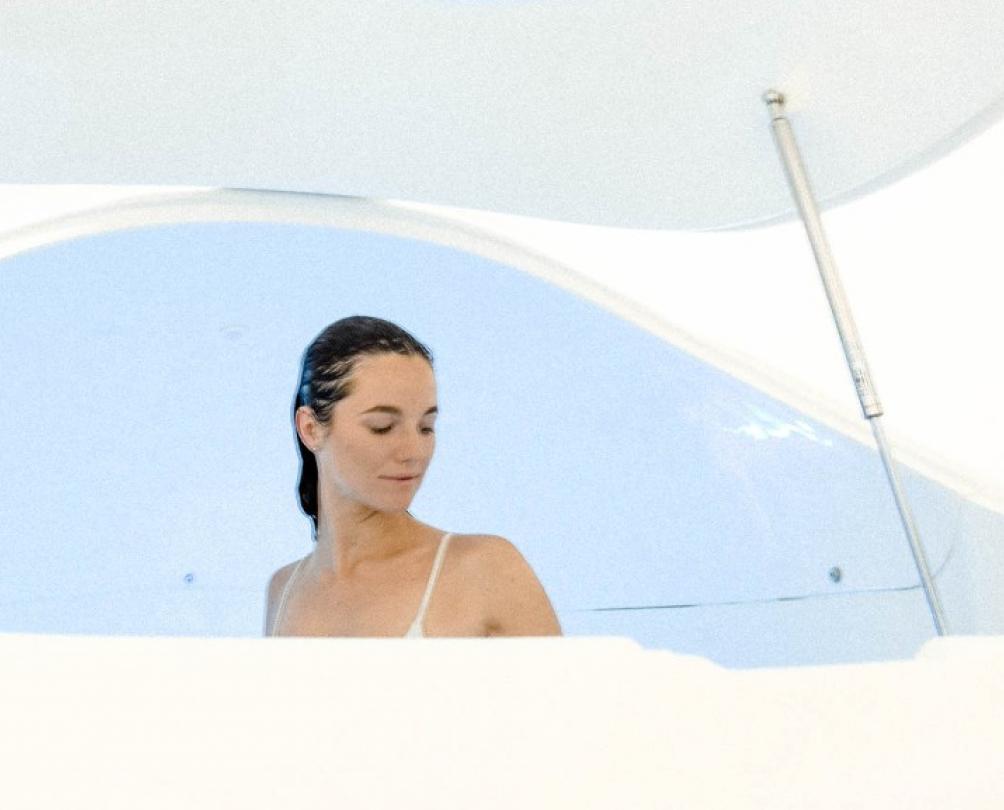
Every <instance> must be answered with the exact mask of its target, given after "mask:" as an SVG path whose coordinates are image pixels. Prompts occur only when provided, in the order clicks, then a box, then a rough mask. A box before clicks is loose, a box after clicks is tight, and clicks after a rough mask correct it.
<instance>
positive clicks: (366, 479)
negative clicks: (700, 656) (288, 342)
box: [265, 316, 561, 637]
mask: <svg viewBox="0 0 1004 810" xmlns="http://www.w3.org/2000/svg"><path fill="white" fill-rule="evenodd" d="M293 407H294V416H293V418H294V422H295V426H296V433H297V444H298V446H299V451H300V458H301V461H302V467H301V473H300V485H299V491H300V505H301V506H302V508H303V511H304V512H305V513H306V514H307V515H308V516H309V517H310V518H311V520H312V521H313V524H314V541H315V543H316V545H315V546H314V549H313V551H312V552H311V553H310V554H308V555H307V556H306V557H304V558H303V559H301V560H300V561H298V562H297V563H290V564H289V565H287V566H285V567H283V568H280V569H279V570H278V571H276V572H275V574H274V575H273V576H272V578H271V581H270V582H269V587H268V608H267V611H266V616H265V634H266V635H285V636H288V635H295V636H389V637H393V636H406V637H422V636H536V635H560V634H561V628H560V627H559V625H558V620H557V618H556V617H555V614H554V610H553V609H552V607H551V604H550V602H549V601H548V598H547V595H546V594H545V593H544V589H543V588H542V587H541V585H540V583H539V582H538V580H537V578H536V576H534V573H533V571H532V570H531V569H530V566H529V565H527V563H526V561H525V560H524V559H523V557H522V556H521V555H520V553H519V552H518V551H517V550H516V548H515V547H514V546H513V545H512V544H511V543H509V542H508V541H507V540H505V539H504V538H502V537H496V536H493V535H474V534H468V535H465V534H452V533H444V532H442V531H441V530H439V529H437V528H434V527H432V526H429V525H427V524H425V523H422V522H421V521H419V520H416V519H415V518H414V517H412V515H411V513H410V512H408V511H407V510H408V506H409V505H410V504H411V501H412V499H413V498H414V497H415V493H416V492H417V490H418V487H419V486H420V485H421V483H422V478H423V476H424V475H425V471H426V469H427V468H428V466H429V462H430V461H431V460H432V453H433V449H434V448H435V434H434V426H435V421H436V412H437V406H436V381H435V377H434V375H433V371H432V356H431V354H430V353H429V350H428V349H427V348H426V347H425V346H423V345H422V344H421V343H419V342H418V341H417V340H416V339H415V338H414V337H412V336H411V335H410V334H408V333H407V332H406V331H404V330H403V329H401V328H400V327H398V326H396V325H394V324H392V323H390V322H388V321H384V320H381V319H379V318H369V317H363V316H354V317H351V318H344V319H342V320H340V321H337V322H336V323H333V324H331V326H329V327H328V328H327V329H325V330H324V331H323V332H321V334H320V335H318V337H317V338H316V339H315V340H314V342H313V343H311V344H310V346H309V347H308V348H307V351H306V352H305V354H304V358H303V367H302V370H301V375H300V386H299V388H298V390H297V395H296V402H295V404H294V406H293Z"/></svg>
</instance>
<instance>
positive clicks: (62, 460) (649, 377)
mask: <svg viewBox="0 0 1004 810" xmlns="http://www.w3.org/2000/svg"><path fill="white" fill-rule="evenodd" d="M351 314H370V315H377V316H380V317H384V318H388V319H390V320H393V321H395V322H398V323H399V324H400V325H402V326H404V327H405V328H406V329H408V330H409V331H411V332H412V333H413V334H415V335H416V337H418V338H419V340H421V341H423V342H425V343H426V344H427V345H428V346H430V348H431V349H432V351H433V353H434V355H435V368H436V372H437V380H438V386H439V407H440V412H441V413H440V421H439V422H438V425H437V434H438V446H437V454H436V458H435V459H434V461H433V464H432V467H431V468H430V472H429V474H428V476H427V479H426V481H425V483H424V484H423V488H422V489H421V490H420V491H419V493H418V496H417V498H416V500H415V502H414V504H413V507H412V512H413V513H414V514H415V515H416V517H419V518H420V519H422V520H424V521H426V522H429V523H432V524H435V525H440V526H442V527H444V528H445V529H447V530H450V531H454V532H478V533H492V534H501V535H504V536H506V537H508V538H509V539H510V540H512V541H513V542H514V543H515V544H516V545H517V546H518V547H519V548H520V550H521V551H522V552H523V553H524V555H525V556H526V557H527V559H528V560H529V561H530V563H531V564H532V565H533V567H534V569H535V570H536V571H537V573H538V575H539V577H540V579H541V581H542V582H543V583H544V586H545V588H546V589H547V591H548V593H549V595H550V597H551V599H552V601H553V603H554V605H555V607H556V609H557V611H558V614H559V618H560V619H561V621H562V624H563V626H564V628H565V630H566V632H568V633H570V634H583V633H584V634H588V633H595V634H610V633H616V634H620V635H627V636H633V637H635V638H637V639H638V640H640V641H642V642H643V643H645V644H647V645H649V646H657V647H664V648H669V649H679V650H685V651H688V652H695V653H698V654H704V655H707V656H709V657H712V658H714V659H715V660H718V661H721V662H723V663H727V664H730V665H737V666H744V665H760V664H784V663H815V662H827V661H836V660H866V659H872V658H889V657H905V656H909V655H911V654H912V653H913V651H914V650H915V649H916V648H917V647H918V646H919V645H920V644H921V643H922V642H923V641H924V640H925V639H926V638H929V637H930V636H931V635H933V627H932V625H931V621H930V617H929V615H928V613H927V608H926V605H925V602H924V597H923V594H922V592H921V590H920V589H919V586H918V584H917V574H916V572H915V570H914V567H913V563H912V560H911V557H910V553H909V549H908V546H907V543H906V541H905V539H904V538H903V535H902V532H901V530H900V528H899V523H898V519H897V517H896V512H895V507H894V504H893V501H892V498H891V496H890V495H889V492H888V488H887V486H886V484H885V480H884V477H883V474H882V470H881V465H880V463H879V461H878V459H877V456H876V455H875V453H874V452H873V451H872V450H870V449H869V448H867V447H865V446H862V445H861V444H859V443H857V442H855V441H852V440H850V439H848V438H846V437H845V436H843V435H841V434H838V433H836V432H834V431H832V430H830V429H828V428H826V427H824V426H823V425H821V424H819V423H817V422H815V421H814V420H813V419H812V418H811V417H810V416H809V415H807V414H804V413H800V412H798V411H796V410H794V409H793V408H792V407H790V406H788V405H785V404H784V403H782V402H779V401H777V400H774V399H772V398H770V397H768V396H766V395H765V394H763V393H761V392H759V391H758V390H756V389H754V388H752V387H750V386H749V385H747V384H745V383H742V382H740V381H738V380H736V379H734V378H732V377H730V376H728V375H727V374H725V373H724V372H722V371H721V370H719V369H717V368H714V367H712V366H710V365H708V364H706V363H704V362H701V361H699V360H696V359H695V358H693V357H692V356H690V355H688V354H686V353H685V352H683V351H681V350H680V349H678V348H676V347H674V346H672V345H669V344H667V343H665V342H664V341H662V340H660V339H658V338H656V337H654V336H653V335H651V334H649V333H647V332H645V331H643V330H641V329H639V328H638V327H636V326H633V325H631V324H629V323H626V322H625V321H623V320H621V319H619V318H617V317H614V316H613V315H611V314H610V313H609V312H606V311H605V310H603V309H602V308H601V307H599V306H597V305H595V304H593V303H590V302H587V301H585V300H583V299H580V298H578V297H576V296H574V295H572V294H570V293H568V292H565V291H563V290H561V289H558V288H556V287H554V286H551V285H549V284H547V283H545V282H543V281H541V280H539V279H536V278H533V277H530V276H528V275H526V274H524V273H522V272H520V271H517V270H515V269H513V268H511V267H507V266H504V265H501V264H498V263H495V262H490V261H487V260H485V259H481V258H478V257H476V256H473V255H471V254H468V253H465V252H462V251H459V250H454V249H450V248H445V247H440V246H436V245H432V244H428V243H423V242H418V241H414V240H409V239H404V238H399V237H391V236H385V235H378V234H373V233H365V232H359V231H350V230H339V229H333V228H322V227H308V226H292V225H276V224H198V225H191V224H189V225H173V226H167V227H159V228H148V229H141V230H134V231H128V232H121V233H114V234H109V235H103V236H95V237H90V238H85V239H79V240H76V241H73V242H67V243H63V244H58V245H54V246H51V247H48V248H45V249H38V250H34V251H32V252H29V253H25V254H22V255H19V256H16V257H13V258H11V259H8V260H6V261H5V262H3V263H2V264H0V322H2V323H3V340H2V344H0V368H2V379H3V385H2V387H0V410H2V412H3V413H4V414H5V420H4V424H3V427H2V429H0V430H2V433H0V435H2V447H3V454H2V456H0V478H2V480H3V481H4V487H3V488H2V492H0V545H2V548H3V549H4V566H3V570H2V574H0V577H2V583H0V590H2V594H3V595H2V597H0V632H19V631H20V632H58V633H125V634H180V635H185V634H208V635H257V634H260V633H261V625H262V615H263V610H264V596H265V586H266V583H267V580H268V577H269V575H270V574H271V572H272V571H273V570H275V568H276V567H278V566H279V565H282V564H284V563H286V562H289V561H290V560H292V559H295V558H296V557H298V556H301V555H303V554H304V553H306V552H307V551H308V550H309V548H310V543H311V540H310V531H309V522H308V521H307V519H306V518H305V517H304V516H303V515H302V514H301V513H300V512H299V511H298V508H297V503H296V499H295V482H296V474H297V458H296V454H295V447H294V441H293V430H292V427H291V423H290V405H291V401H292V396H293V392H294V387H295V383H296V376H297V372H298V362H299V359H300V356H301V353H302V351H303V349H304V348H305V346H306V345H307V343H308V342H309V341H310V340H311V339H312V338H313V337H314V336H315V335H316V334H317V332H319V331H320V330H321V329H322V328H323V327H324V326H325V325H327V324H328V323H330V322H332V321H334V320H336V319H338V318H340V317H343V316H346V315H351ZM906 479H907V485H908V487H909V489H910V491H911V492H912V494H913V495H914V496H915V498H914V503H915V508H916V511H917V518H918V521H919V523H920V526H921V529H922V532H923V534H924V539H925V543H926V544H927V550H928V556H929V560H930V562H931V567H932V569H933V570H934V571H935V572H936V573H937V574H939V575H941V574H942V573H943V572H944V571H945V570H946V566H948V567H950V563H951V561H952V555H953V549H954V548H955V547H956V545H957V542H958V540H959V535H960V531H961V529H960V527H961V526H962V525H963V522H964V512H965V504H964V503H963V502H962V501H961V500H960V499H959V498H958V497H957V496H955V495H954V494H953V493H951V492H949V491H947V490H945V489H944V488H942V487H940V486H937V485H935V484H933V483H932V482H930V481H928V480H926V479H924V478H922V477H920V476H918V475H915V474H912V473H910V472H909V471H907V472H906ZM1000 528H1001V527H1000V526H997V528H996V529H995V530H996V531H1000ZM957 556H958V555H957ZM838 569H839V570H838ZM963 579H964V577H963ZM960 587H961V586H960ZM953 593H954V592H953ZM953 599H954V598H953V597H952V595H951V594H949V596H948V598H946V601H947V602H948V605H947V607H948V610H949V614H950V615H951V611H952V606H953V604H956V601H953ZM963 601H964V600H963ZM958 603H959V604H961V601H959V602H958ZM970 612H971V611H970Z"/></svg>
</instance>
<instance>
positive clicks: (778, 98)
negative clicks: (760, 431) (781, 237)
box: [763, 90, 948, 636]
mask: <svg viewBox="0 0 1004 810" xmlns="http://www.w3.org/2000/svg"><path fill="white" fill-rule="evenodd" d="M763 100H764V101H765V102H766V104H767V108H768V110H769V111H770V123H771V129H773V131H774V141H775V143H776V144H777V148H778V152H780V154H781V160H782V162H783V163H784V168H785V174H786V175H787V177H788V184H789V186H790V187H791V193H792V195H793V196H794V197H795V201H796V202H797V203H798V210H799V213H800V214H801V215H802V222H803V223H804V224H805V230H806V233H807V234H808V236H809V242H811V243H812V252H813V253H814V254H815V255H816V264H817V266H818V267H819V275H820V278H821V279H822V281H823V287H824V288H825V290H826V297H827V299H828V300H829V302H830V310H831V311H832V312H833V320H834V321H835V323H836V325H837V332H838V333H839V334H840V342H841V343H842V344H843V347H844V355H845V356H846V357H847V365H848V367H849V368H850V371H851V378H852V379H853V380H854V387H855V388H856V389H857V392H858V400H859V401H860V403H861V410H862V411H863V413H864V416H865V419H867V420H868V422H869V423H870V424H871V428H872V433H873V434H874V435H875V441H876V443H877V444H878V449H879V454H880V455H881V457H882V464H883V466H884V467H885V472H886V476H887V477H888V479H889V485H890V486H891V487H892V493H893V497H894V498H895V499H896V508H897V509H898V510H899V517H900V521H901V522H902V524H903V529H904V530H905V531H906V536H907V539H908V540H909V541H910V550H911V551H912V552H913V560H914V563H916V566H917V572H918V573H919V574H920V580H921V583H922V584H923V586H924V594H925V596H926V597H927V604H928V606H929V607H930V609H931V616H932V618H933V619H934V626H935V628H936V629H937V631H938V635H941V636H943V635H946V634H947V632H948V630H947V627H946V624H945V615H944V611H943V610H942V608H941V600H940V599H939V598H938V591H937V589H936V588H935V586H934V580H933V579H931V573H930V570H929V569H928V565H927V558H926V557H925V556H924V549H923V546H922V545H921V542H920V536H919V535H918V533H917V527H916V525H915V524H914V521H913V515H912V514H911V513H910V506H909V504H908V503H907V501H906V496H905V495H904V493H903V489H902V487H901V486H900V483H899V478H898V477H897V475H896V467H895V464H894V463H893V458H892V452H891V451H890V449H889V444H888V442H887V441H886V438H885V432H884V431H883V430H882V424H881V421H880V419H881V416H882V405H881V403H880V402H879V398H878V394H877V393H876V391H875V386H874V384H873V382H872V378H871V373H870V372H869V370H868V363H867V361H866V360H865V354H864V350H863V349H862V347H861V341H860V340H859V339H858V332H857V329H856V328H855V326H854V319H853V317H852V316H851V310H850V306H849V305H848V303H847V298H846V296H845V295H844V290H843V287H842V285H841V283H840V278H839V276H838V275H837V268H836V265H835V264H834V262H833V256H832V254H831V253H830V246H829V244H828V243H827V241H826V234H825V233H824V232H823V223H822V221H821V220H820V218H819V210H818V209H817V207H816V201H815V199H814V198H813V196H812V189H811V188H810V187H809V178H808V176H807V175H806V173H805V167H804V166H803V165H802V159H801V156H800V155H799V152H798V145H797V144H796V143H795V136H794V134H793V133H792V130H791V124H790V123H789V122H788V119H787V118H786V117H785V115H784V96H783V95H781V93H779V92H777V91H776V90H768V91H767V92H766V93H764V95H763Z"/></svg>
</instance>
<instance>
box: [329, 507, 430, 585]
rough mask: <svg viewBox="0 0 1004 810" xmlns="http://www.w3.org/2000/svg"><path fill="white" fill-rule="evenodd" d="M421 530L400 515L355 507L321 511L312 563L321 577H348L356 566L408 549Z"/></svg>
mask: <svg viewBox="0 0 1004 810" xmlns="http://www.w3.org/2000/svg"><path fill="white" fill-rule="evenodd" d="M423 528H426V527H425V526H424V524H422V523H419V521H417V520H415V519H414V518H413V517H412V516H411V515H409V514H408V513H407V512H404V511H402V512H380V511H377V510H375V509H370V508H368V507H365V506H362V505H361V504H358V503H353V504H345V505H343V506H342V507H341V508H340V509H339V508H335V509H328V510H325V509H322V510H321V514H320V515H319V520H318V524H317V543H316V546H315V547H314V551H313V555H312V556H313V558H314V559H313V561H312V562H313V564H314V565H315V566H317V568H318V569H319V571H320V573H321V574H322V575H324V576H333V577H335V578H338V579H341V578H343V577H350V576H352V575H353V574H354V573H355V572H356V570H357V569H358V567H359V566H360V565H365V564H367V563H370V562H379V561H381V560H387V559H389V558H391V557H394V556H396V555H398V554H400V553H401V552H402V551H405V550H406V549H409V548H412V547H413V546H414V545H415V539H416V535H417V534H418V533H419V532H420V531H421V530H422V529H423Z"/></svg>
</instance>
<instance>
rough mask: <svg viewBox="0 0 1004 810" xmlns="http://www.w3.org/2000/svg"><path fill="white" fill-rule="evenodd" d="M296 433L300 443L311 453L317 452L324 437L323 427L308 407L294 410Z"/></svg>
mask: <svg viewBox="0 0 1004 810" xmlns="http://www.w3.org/2000/svg"><path fill="white" fill-rule="evenodd" d="M295 419H296V433H297V435H298V436H299V437H300V441H301V442H303V444H304V445H305V446H306V448H307V449H308V450H310V451H311V452H312V453H316V452H317V448H318V446H319V445H320V443H321V440H322V439H323V437H324V426H323V425H322V424H321V423H320V422H318V421H317V417H316V416H315V415H314V411H313V409H312V408H311V407H310V406H309V405H301V406H300V407H299V408H297V409H296V416H295Z"/></svg>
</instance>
